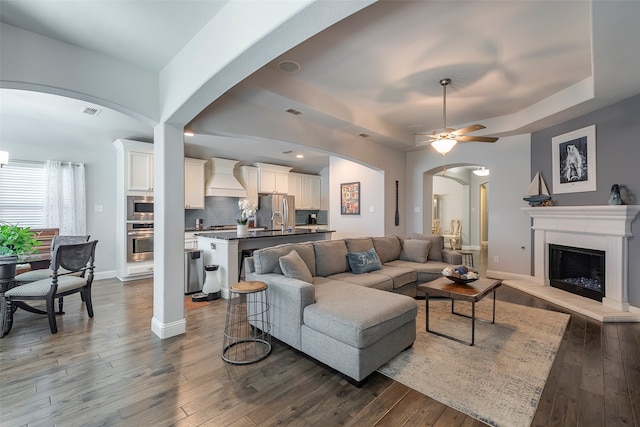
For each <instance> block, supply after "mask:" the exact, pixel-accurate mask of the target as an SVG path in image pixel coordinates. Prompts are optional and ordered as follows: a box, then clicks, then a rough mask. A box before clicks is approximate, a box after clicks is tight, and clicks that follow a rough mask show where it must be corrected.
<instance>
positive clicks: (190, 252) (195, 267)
mask: <svg viewBox="0 0 640 427" xmlns="http://www.w3.org/2000/svg"><path fill="white" fill-rule="evenodd" d="M203 284H204V252H203V251H201V250H196V249H186V250H185V251H184V293H185V294H193V293H195V292H200V291H201V290H202V285H203Z"/></svg>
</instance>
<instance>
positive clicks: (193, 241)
mask: <svg viewBox="0 0 640 427" xmlns="http://www.w3.org/2000/svg"><path fill="white" fill-rule="evenodd" d="M196 233H202V232H201V231H185V233H184V248H185V249H198V237H197V236H196Z"/></svg>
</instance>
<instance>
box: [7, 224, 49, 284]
mask: <svg viewBox="0 0 640 427" xmlns="http://www.w3.org/2000/svg"><path fill="white" fill-rule="evenodd" d="M41 244H42V243H41V242H40V241H39V240H38V239H37V235H36V233H34V232H33V231H31V229H30V228H29V227H20V226H18V225H13V224H0V280H2V279H10V278H13V277H14V276H15V275H16V265H17V263H18V259H19V258H20V257H21V256H23V255H28V254H32V253H34V252H37V249H36V246H39V245H41Z"/></svg>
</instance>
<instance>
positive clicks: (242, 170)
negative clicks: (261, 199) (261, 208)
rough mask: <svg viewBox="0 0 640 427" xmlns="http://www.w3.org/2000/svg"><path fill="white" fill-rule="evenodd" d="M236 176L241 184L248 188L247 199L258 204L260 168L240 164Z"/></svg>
mask: <svg viewBox="0 0 640 427" xmlns="http://www.w3.org/2000/svg"><path fill="white" fill-rule="evenodd" d="M238 171H239V174H238V176H236V178H237V179H238V181H240V184H242V186H243V187H244V188H245V190H247V200H249V201H251V202H253V203H255V204H256V206H257V205H258V168H256V167H254V166H240V167H239V168H238Z"/></svg>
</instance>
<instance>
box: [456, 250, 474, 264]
mask: <svg viewBox="0 0 640 427" xmlns="http://www.w3.org/2000/svg"><path fill="white" fill-rule="evenodd" d="M458 253H459V254H460V255H462V263H463V264H464V265H469V266H471V267H475V266H474V265H473V252H471V251H458Z"/></svg>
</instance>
